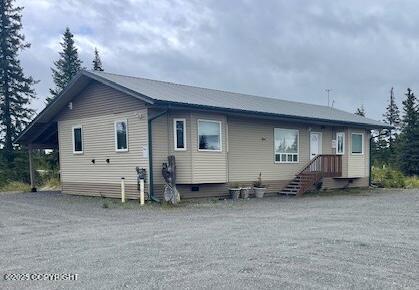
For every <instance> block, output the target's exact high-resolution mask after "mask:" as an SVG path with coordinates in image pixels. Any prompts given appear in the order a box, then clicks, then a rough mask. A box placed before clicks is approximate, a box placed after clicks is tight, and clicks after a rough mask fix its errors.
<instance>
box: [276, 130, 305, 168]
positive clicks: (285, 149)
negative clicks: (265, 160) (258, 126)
mask: <svg viewBox="0 0 419 290" xmlns="http://www.w3.org/2000/svg"><path fill="white" fill-rule="evenodd" d="M298 146H299V131H298V130H294V129H281V128H275V129H274V154H275V162H278V163H298V159H299V157H298Z"/></svg>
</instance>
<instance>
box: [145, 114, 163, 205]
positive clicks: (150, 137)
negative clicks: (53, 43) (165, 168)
mask: <svg viewBox="0 0 419 290" xmlns="http://www.w3.org/2000/svg"><path fill="white" fill-rule="evenodd" d="M167 112H168V109H166V110H165V111H164V112H161V113H159V114H157V115H156V116H154V117H152V118H150V119H148V167H149V169H148V171H149V174H150V178H149V185H148V191H149V195H150V200H151V201H155V202H159V199H158V198H156V197H155V196H154V180H153V179H154V178H153V134H152V133H153V130H152V127H151V125H152V121H153V120H155V119H157V118H159V117H161V116H163V115H164V114H166V113H167Z"/></svg>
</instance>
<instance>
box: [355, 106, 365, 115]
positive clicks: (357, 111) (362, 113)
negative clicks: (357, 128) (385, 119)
mask: <svg viewBox="0 0 419 290" xmlns="http://www.w3.org/2000/svg"><path fill="white" fill-rule="evenodd" d="M354 114H355V115H359V116H362V117H365V109H364V105H361V107H359V108H357V109H356V111H355V113H354Z"/></svg>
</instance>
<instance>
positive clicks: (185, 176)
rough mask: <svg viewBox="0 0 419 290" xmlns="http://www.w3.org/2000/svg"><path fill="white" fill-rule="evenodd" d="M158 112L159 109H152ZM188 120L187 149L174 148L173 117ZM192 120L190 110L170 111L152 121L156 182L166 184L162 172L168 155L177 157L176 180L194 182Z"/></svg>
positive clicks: (186, 182) (185, 182)
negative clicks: (178, 149) (177, 149)
mask: <svg viewBox="0 0 419 290" xmlns="http://www.w3.org/2000/svg"><path fill="white" fill-rule="evenodd" d="M151 113H153V114H156V113H158V111H154V110H151ZM175 118H182V119H185V120H186V150H185V151H176V150H174V137H173V134H174V132H173V119H175ZM190 132H191V121H190V112H178V111H176V112H168V113H167V114H165V115H163V116H160V117H159V118H157V119H155V120H153V121H152V136H153V172H154V183H155V184H164V180H163V177H162V174H161V170H162V164H163V162H167V156H169V155H174V156H175V157H176V173H177V177H176V181H177V183H178V184H190V183H192V160H191V159H192V157H191V156H192V152H191V138H190V136H191V133H190Z"/></svg>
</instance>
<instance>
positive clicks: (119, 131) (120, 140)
mask: <svg viewBox="0 0 419 290" xmlns="http://www.w3.org/2000/svg"><path fill="white" fill-rule="evenodd" d="M115 150H116V151H117V152H125V151H128V122H127V120H119V121H116V122H115Z"/></svg>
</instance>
